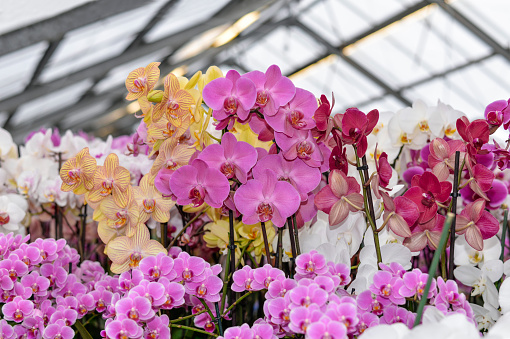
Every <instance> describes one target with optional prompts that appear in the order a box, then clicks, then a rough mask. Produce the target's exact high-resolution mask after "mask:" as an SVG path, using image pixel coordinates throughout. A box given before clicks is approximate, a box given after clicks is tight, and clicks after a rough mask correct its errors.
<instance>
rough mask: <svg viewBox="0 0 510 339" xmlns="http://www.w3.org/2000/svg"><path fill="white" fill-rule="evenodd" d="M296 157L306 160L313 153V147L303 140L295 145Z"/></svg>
mask: <svg viewBox="0 0 510 339" xmlns="http://www.w3.org/2000/svg"><path fill="white" fill-rule="evenodd" d="M296 148H297V156H298V158H300V159H304V160H308V159H310V155H311V154H312V153H313V146H312V144H311V143H309V142H308V141H306V140H304V141H301V142H300V143H298V144H297V146H296Z"/></svg>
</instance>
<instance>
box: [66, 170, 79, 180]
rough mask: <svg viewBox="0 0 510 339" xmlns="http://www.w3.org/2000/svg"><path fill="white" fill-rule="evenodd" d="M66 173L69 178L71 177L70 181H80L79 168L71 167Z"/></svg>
mask: <svg viewBox="0 0 510 339" xmlns="http://www.w3.org/2000/svg"><path fill="white" fill-rule="evenodd" d="M67 175H68V176H69V179H71V181H72V182H74V183H76V182H78V181H80V178H81V170H80V169H79V168H73V169H72V170H70V171H69V172H67Z"/></svg>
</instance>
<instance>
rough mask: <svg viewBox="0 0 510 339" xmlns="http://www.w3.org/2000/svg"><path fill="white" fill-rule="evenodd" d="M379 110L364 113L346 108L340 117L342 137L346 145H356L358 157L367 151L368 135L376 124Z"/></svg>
mask: <svg viewBox="0 0 510 339" xmlns="http://www.w3.org/2000/svg"><path fill="white" fill-rule="evenodd" d="M378 120H379V111H378V110H376V109H374V110H372V111H370V112H368V114H365V113H363V112H361V111H360V110H358V109H357V108H348V109H347V110H346V111H345V114H344V116H343V118H342V139H343V141H344V142H345V143H346V144H348V145H353V146H355V147H356V152H357V155H358V157H360V158H361V157H362V156H363V155H364V154H365V152H366V151H367V147H368V142H367V135H369V134H370V133H371V132H372V130H373V129H374V127H375V125H377V121H378Z"/></svg>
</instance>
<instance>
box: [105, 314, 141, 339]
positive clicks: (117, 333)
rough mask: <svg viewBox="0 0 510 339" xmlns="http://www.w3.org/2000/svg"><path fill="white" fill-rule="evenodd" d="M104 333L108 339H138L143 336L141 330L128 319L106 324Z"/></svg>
mask: <svg viewBox="0 0 510 339" xmlns="http://www.w3.org/2000/svg"><path fill="white" fill-rule="evenodd" d="M105 331H106V335H107V336H108V338H123V337H124V338H140V337H141V336H142V335H143V329H142V328H141V327H140V326H139V325H138V324H137V323H136V322H135V321H134V320H131V319H129V318H124V319H122V320H113V321H112V322H110V323H107V324H106V327H105Z"/></svg>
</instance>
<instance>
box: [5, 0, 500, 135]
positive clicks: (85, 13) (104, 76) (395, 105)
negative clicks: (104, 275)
mask: <svg viewBox="0 0 510 339" xmlns="http://www.w3.org/2000/svg"><path fill="white" fill-rule="evenodd" d="M509 9H510V3H509V2H508V1H504V0H486V1H476V0H457V1H453V0H451V1H440V0H438V1H433V0H428V1H419V0H361V1H360V0H301V1H294V0H256V1H254V0H230V1H229V0H214V1H211V0H170V1H168V0H165V1H164V0H153V1H134V0H98V1H90V0H72V1H71V0H45V1H44V2H41V1H37V0H3V2H2V8H1V11H0V74H2V78H3V81H2V84H1V85H0V124H1V125H0V126H3V127H4V128H5V129H7V130H9V131H10V132H11V133H12V134H13V136H14V137H15V139H17V140H18V141H19V140H20V139H22V138H24V137H25V136H26V135H27V133H28V132H30V131H31V130H34V129H37V128H40V127H43V126H44V127H58V128H60V129H73V130H85V131H88V132H92V131H93V132H94V133H95V134H96V135H98V136H105V135H107V134H114V135H119V134H126V133H132V131H133V128H134V126H135V125H136V124H137V123H138V122H139V121H138V120H137V119H136V118H135V117H133V115H132V114H131V113H133V112H134V111H135V110H136V109H137V107H134V106H133V104H131V105H130V103H129V102H127V101H125V99H124V97H125V95H126V93H127V91H126V89H125V87H124V81H125V78H126V76H127V74H128V73H129V72H130V71H131V70H133V69H135V68H138V67H143V66H145V65H147V64H148V63H150V62H152V61H160V62H161V66H160V68H161V70H162V74H165V73H168V72H170V71H173V72H174V73H176V74H179V75H192V74H193V73H194V72H196V71H197V70H205V69H207V67H208V66H210V65H218V66H219V67H220V68H221V69H222V70H224V71H226V70H227V69H232V68H233V69H237V70H239V71H240V72H247V71H251V70H255V69H258V70H262V71H264V70H265V69H266V68H267V67H268V66H270V65H272V64H277V65H279V66H280V68H281V69H282V72H283V73H284V74H285V75H287V76H289V77H290V78H291V79H292V80H293V81H294V83H295V84H296V85H297V86H299V87H303V88H306V89H308V90H310V91H312V92H313V93H314V94H315V95H316V96H320V94H326V95H327V96H328V97H330V96H331V93H332V92H334V95H335V99H336V106H335V111H337V112H340V111H342V110H344V109H345V108H347V107H352V106H357V107H359V108H360V109H362V110H370V109H373V108H377V109H379V110H381V111H387V110H392V111H395V110H398V109H400V108H403V107H405V106H409V105H411V104H412V102H413V101H414V100H416V99H423V100H424V101H425V102H427V103H429V104H435V102H436V101H437V100H438V99H440V100H441V101H443V102H445V103H448V104H450V105H452V106H453V107H454V108H456V109H458V110H461V111H463V112H464V113H466V114H467V115H468V116H470V117H475V116H480V115H481V114H482V113H483V110H484V107H485V106H486V105H487V104H488V103H490V102H492V101H494V100H498V99H505V98H508V97H509V89H510V79H509V77H508V75H510V50H509V48H508V46H509V42H510V28H509V27H508V25H507V24H506V21H507V13H508V10H509ZM135 105H136V104H135Z"/></svg>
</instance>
